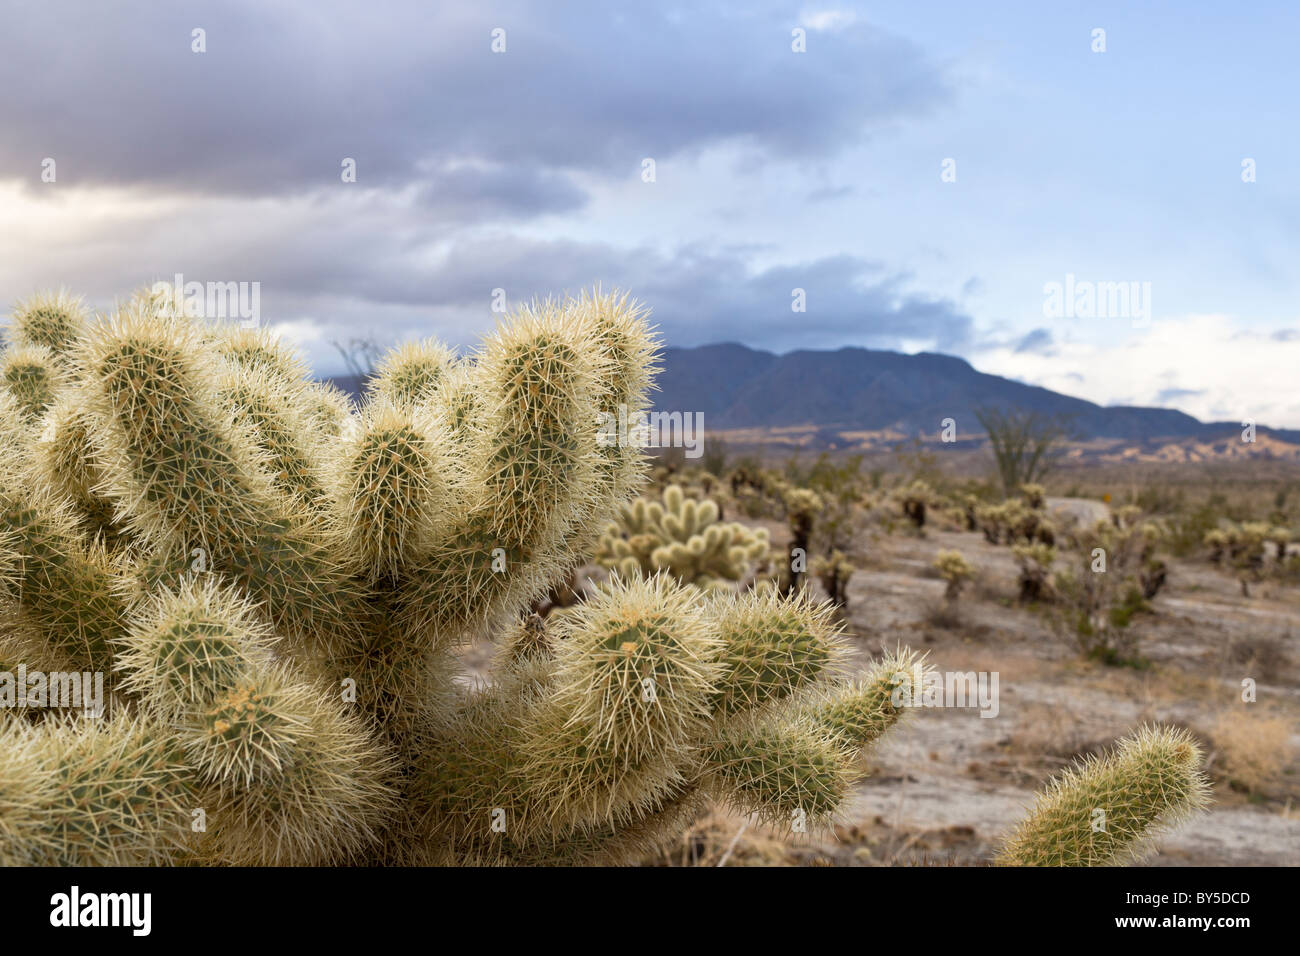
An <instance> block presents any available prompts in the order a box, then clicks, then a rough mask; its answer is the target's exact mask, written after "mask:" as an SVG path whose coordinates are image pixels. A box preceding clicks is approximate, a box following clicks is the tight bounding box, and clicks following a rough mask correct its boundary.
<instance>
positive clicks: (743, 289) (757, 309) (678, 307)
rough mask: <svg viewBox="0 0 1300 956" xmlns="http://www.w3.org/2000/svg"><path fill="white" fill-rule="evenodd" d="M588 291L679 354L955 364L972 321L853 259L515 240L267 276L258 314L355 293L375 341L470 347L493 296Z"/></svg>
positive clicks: (517, 298) (327, 319)
mask: <svg viewBox="0 0 1300 956" xmlns="http://www.w3.org/2000/svg"><path fill="white" fill-rule="evenodd" d="M308 255H309V256H310V252H308ZM594 283H599V284H601V285H602V286H604V287H605V288H607V289H608V288H622V289H629V290H632V291H633V292H634V294H635V295H636V297H637V298H638V299H640V300H641V301H642V302H644V303H645V304H646V305H648V306H650V307H651V309H652V310H653V320H654V322H655V323H656V324H657V325H658V326H659V328H660V331H661V333H662V335H663V336H664V338H665V340H666V341H668V342H669V343H671V344H674V345H699V344H703V343H707V342H718V341H745V342H751V343H755V344H761V345H762V346H763V347H765V348H770V349H774V350H776V351H783V350H788V349H794V348H832V347H839V346H842V345H846V344H854V345H865V346H874V347H889V348H898V347H900V345H902V344H904V343H908V342H922V343H924V344H925V345H926V346H927V347H933V348H936V349H938V350H939V351H950V352H951V351H958V350H960V349H962V348H964V347H965V346H966V345H968V344H969V342H970V337H971V326H972V322H971V319H970V317H969V316H968V315H966V314H964V313H962V312H961V311H960V310H959V309H957V308H956V306H955V305H954V304H953V303H951V302H949V301H947V300H944V299H936V298H932V297H927V296H923V295H919V294H916V293H913V292H910V291H907V290H906V288H905V287H906V277H905V276H901V275H898V274H895V273H890V272H888V271H887V270H886V269H885V268H884V267H883V266H882V265H881V264H879V263H873V262H868V261H865V260H861V259H857V258H853V257H849V256H836V257H830V258H826V259H820V260H816V261H813V262H810V263H807V264H803V265H798V266H780V267H773V268H770V269H766V270H760V271H755V270H752V269H751V268H750V267H749V265H748V264H747V260H746V259H745V258H744V257H743V256H742V255H739V254H733V253H729V252H717V251H711V250H704V249H699V248H691V247H688V248H684V249H681V250H678V251H677V252H675V253H674V254H671V255H661V254H659V253H656V252H653V251H650V250H646V249H632V250H625V249H621V248H618V247H615V246H612V245H607V244H600V243H579V242H574V241H569V240H551V241H541V240H529V239H522V238H519V237H516V236H510V235H500V236H495V237H486V238H482V239H475V240H464V241H461V242H458V243H456V244H455V245H454V247H453V248H452V249H451V250H450V252H449V253H448V254H447V255H446V256H445V257H444V258H443V259H442V260H441V261H440V262H438V263H437V264H436V265H435V266H433V267H431V268H430V267H419V268H416V267H414V266H413V264H412V263H411V262H410V261H409V260H408V261H403V260H402V259H400V258H399V257H390V256H385V255H383V253H382V250H380V251H378V254H377V255H376V256H375V257H374V258H367V259H364V260H359V261H356V262H353V263H351V264H350V265H349V266H348V267H346V268H345V269H340V270H335V271H327V273H325V274H319V275H317V274H314V273H311V272H309V271H308V272H302V271H293V272H286V273H281V274H279V275H272V276H271V279H270V281H269V282H267V283H266V284H265V286H264V288H265V290H266V291H265V292H264V302H265V303H267V305H268V308H269V309H270V311H269V313H268V314H269V315H270V317H271V318H275V315H276V312H275V309H274V304H275V303H276V302H277V300H279V301H280V302H282V304H283V305H284V306H285V307H286V308H285V309H283V310H282V311H283V312H284V313H286V314H294V313H299V312H304V311H311V312H313V313H314V309H313V303H315V302H318V301H319V300H320V297H322V296H324V297H329V295H330V294H331V293H332V292H336V293H337V294H339V295H342V294H343V293H344V292H345V290H351V292H352V293H353V294H355V295H359V296H360V297H362V298H364V300H365V301H366V302H369V303H373V305H374V306H375V307H383V308H382V309H381V311H380V312H378V313H377V314H375V315H374V316H373V317H372V319H371V325H372V327H373V328H376V329H377V333H378V334H379V335H380V337H381V338H382V337H384V336H387V337H389V338H400V337H403V336H406V335H412V334H429V333H430V332H431V331H436V332H437V333H438V334H441V335H443V336H445V337H449V338H451V339H453V340H456V341H468V338H462V336H465V333H466V331H467V330H470V329H474V330H476V331H477V330H482V329H484V328H486V327H488V326H490V323H491V315H490V313H489V311H488V308H489V303H490V300H491V296H492V290H493V289H497V288H501V289H504V290H505V294H506V298H507V301H508V302H509V303H510V304H511V305H515V304H519V303H522V302H527V301H530V300H532V299H534V298H537V297H545V296H547V295H551V294H556V293H561V292H570V293H577V292H579V291H581V290H582V289H583V288H588V287H590V286H592V285H593V284H594ZM795 289H802V290H804V296H805V300H806V311H805V312H802V313H796V312H793V311H792V308H791V305H792V301H793V295H792V293H793V290H795ZM314 314H317V315H319V317H320V319H322V324H323V325H324V326H325V327H326V328H327V329H331V328H336V324H335V323H334V322H332V321H331V316H328V315H321V314H319V313H314ZM382 315H386V316H387V318H386V319H382V318H381V317H380V316H382ZM349 324H351V323H350V322H343V323H339V324H338V325H337V328H343V327H345V326H347V325H349ZM329 334H335V333H332V332H331V333H329ZM471 338H472V336H471Z"/></svg>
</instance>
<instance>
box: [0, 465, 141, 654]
mask: <svg viewBox="0 0 1300 956" xmlns="http://www.w3.org/2000/svg"><path fill="white" fill-rule="evenodd" d="M13 478H14V476H13V475H10V476H6V477H5V478H0V619H3V621H4V622H5V624H6V625H7V626H10V627H15V628H17V629H19V630H20V631H24V632H27V633H30V634H31V635H32V636H33V637H34V638H35V639H36V640H37V641H38V642H39V643H40V644H41V645H42V646H43V647H44V648H45V649H46V650H47V651H48V652H49V655H50V659H51V660H54V661H58V662H59V663H60V665H61V666H60V667H59V668H58V669H60V670H78V671H80V670H91V671H97V670H98V671H105V670H108V668H109V665H110V663H111V661H112V642H113V641H114V640H116V639H117V638H118V637H119V636H120V635H121V634H122V632H123V629H124V628H125V613H126V608H125V601H124V598H123V597H122V592H121V582H120V581H119V579H118V577H117V575H116V574H115V573H114V571H113V569H112V566H111V564H110V562H109V559H108V556H107V554H106V553H105V552H104V550H103V548H102V547H101V546H99V545H98V544H95V543H87V542H86V540H85V539H84V537H83V536H82V534H81V530H80V528H79V526H78V522H77V518H76V516H75V515H74V513H73V512H72V510H71V508H69V507H68V506H67V505H66V504H64V503H62V502H59V501H56V500H55V499H53V498H51V497H50V496H48V495H45V494H41V493H39V491H38V490H37V489H31V488H28V489H25V490H20V489H18V488H17V487H15V482H14V480H13Z"/></svg>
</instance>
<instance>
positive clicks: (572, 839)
mask: <svg viewBox="0 0 1300 956" xmlns="http://www.w3.org/2000/svg"><path fill="white" fill-rule="evenodd" d="M707 806H708V796H707V795H706V794H705V792H704V791H703V790H702V789H701V788H700V787H699V786H697V785H695V784H687V785H686V786H684V787H682V788H681V789H680V790H679V791H677V792H676V793H674V794H673V795H672V796H670V797H667V798H665V799H663V800H660V801H658V802H656V803H654V804H652V805H651V806H650V807H649V808H647V809H646V811H645V812H643V813H641V814H639V815H637V816H635V817H633V818H632V819H631V820H630V821H629V822H627V823H624V824H622V825H619V826H611V825H605V826H590V827H575V828H573V829H570V830H564V831H561V832H559V833H556V834H552V835H549V836H546V837H542V838H539V839H538V840H536V841H534V842H532V843H522V844H520V843H511V844H508V850H507V852H508V860H509V861H510V862H512V863H516V864H519V865H522V866H630V865H635V864H638V863H642V862H644V861H645V860H646V859H647V858H648V857H650V856H651V855H652V854H654V853H657V852H659V851H660V850H662V849H663V848H664V847H665V846H666V845H667V844H668V843H670V842H671V841H672V840H674V839H676V838H677V837H679V836H680V835H681V834H682V833H683V832H684V831H685V830H686V829H687V828H688V827H689V826H690V825H691V823H692V822H694V820H695V819H696V818H697V817H698V816H699V815H700V814H701V813H703V812H704V810H705V809H706V808H707Z"/></svg>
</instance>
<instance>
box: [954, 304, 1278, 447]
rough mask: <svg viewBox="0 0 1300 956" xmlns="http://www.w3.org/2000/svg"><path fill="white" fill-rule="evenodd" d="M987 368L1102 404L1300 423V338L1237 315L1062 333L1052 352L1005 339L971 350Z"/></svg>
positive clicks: (1271, 422)
mask: <svg viewBox="0 0 1300 956" xmlns="http://www.w3.org/2000/svg"><path fill="white" fill-rule="evenodd" d="M971 361H972V364H974V365H975V367H976V368H978V369H980V370H981V371H984V372H991V373H993V374H997V375H1004V376H1006V377H1008V378H1014V379H1019V380H1020V381H1024V382H1029V383H1030V384H1033V385H1041V386H1043V387H1044V388H1050V389H1053V390H1054V391H1059V392H1063V393H1065V394H1067V395H1076V396H1078V397H1080V398H1086V399H1089V400H1090V401H1094V402H1097V403H1099V404H1102V405H1155V406H1164V407H1168V408H1177V409H1179V410H1180V411H1184V412H1187V413H1188V414H1189V415H1194V416H1195V417H1197V418H1199V419H1201V420H1203V421H1204V420H1217V421H1223V420H1230V421H1241V420H1243V419H1246V418H1250V419H1253V420H1255V421H1256V422H1257V423H1259V424H1261V425H1273V426H1276V427H1280V428H1300V389H1297V387H1296V377H1297V372H1298V371H1300V338H1297V337H1290V338H1288V337H1286V336H1274V335H1272V334H1270V332H1268V331H1258V330H1252V329H1249V328H1247V327H1246V326H1245V324H1244V323H1243V322H1241V321H1240V320H1239V319H1237V318H1236V317H1235V316H1229V315H1188V316H1182V317H1179V318H1175V319H1168V320H1164V321H1156V322H1153V323H1152V324H1151V327H1150V328H1148V329H1142V330H1135V331H1132V332H1129V333H1128V335H1127V337H1126V338H1125V340H1123V341H1117V342H1115V343H1114V344H1113V345H1111V344H1095V343H1082V342H1071V341H1068V340H1066V341H1061V340H1059V339H1058V340H1057V342H1056V345H1055V348H1054V350H1053V352H1052V354H1050V355H1044V354H1040V353H1034V352H1016V351H1014V346H1009V347H999V348H996V349H989V350H985V351H982V352H978V353H976V354H974V355H972V356H971Z"/></svg>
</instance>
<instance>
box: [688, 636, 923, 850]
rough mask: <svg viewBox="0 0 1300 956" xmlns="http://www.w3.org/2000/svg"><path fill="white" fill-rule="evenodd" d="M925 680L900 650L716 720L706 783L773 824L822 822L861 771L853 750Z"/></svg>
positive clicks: (872, 738)
mask: <svg viewBox="0 0 1300 956" xmlns="http://www.w3.org/2000/svg"><path fill="white" fill-rule="evenodd" d="M924 679H925V671H924V664H923V663H922V661H921V660H920V658H918V657H917V656H916V655H914V654H912V653H911V652H909V651H902V650H900V651H898V652H896V653H894V654H891V655H887V656H886V657H885V658H884V659H883V660H881V661H879V662H877V663H876V664H875V665H874V666H873V667H872V668H871V669H870V671H868V673H867V674H866V675H864V677H863V678H861V679H860V680H859V681H857V682H854V683H846V684H839V685H831V686H826V685H810V686H809V687H807V689H805V690H803V691H800V692H798V693H796V694H795V695H794V696H793V697H792V698H790V700H789V703H788V704H787V705H786V706H784V707H779V708H776V709H774V710H769V711H767V712H765V711H764V710H763V709H759V710H754V711H749V712H746V713H742V714H741V715H740V716H739V717H737V718H733V719H730V720H726V721H723V722H722V724H721V727H720V729H719V730H718V732H717V734H716V736H715V737H714V738H713V739H712V740H711V741H710V742H709V743H708V744H707V746H706V747H705V749H704V751H703V776H702V779H703V781H704V783H705V786H706V788H707V789H708V790H709V791H710V792H711V793H712V794H713V795H714V797H715V798H716V799H718V800H720V801H721V802H723V803H725V804H727V805H729V806H731V807H733V808H734V809H736V810H738V811H740V812H742V813H753V814H756V815H757V816H758V817H759V819H760V820H762V821H764V822H765V823H768V824H770V825H773V826H776V827H785V826H790V825H793V824H796V823H798V824H806V825H808V826H820V825H825V824H827V823H829V822H830V821H831V820H832V819H833V818H834V816H835V814H836V813H837V812H838V811H839V810H840V808H841V807H842V806H843V803H844V800H845V798H846V797H847V796H848V793H849V789H850V787H851V786H852V784H853V783H854V782H856V781H857V780H859V779H860V778H861V777H862V775H863V771H862V769H861V767H860V765H859V761H858V755H859V754H860V753H861V751H862V750H863V749H864V748H866V747H868V746H870V745H872V744H874V743H875V742H876V741H877V740H879V739H880V737H881V736H882V735H883V734H884V733H885V732H886V731H887V730H889V729H890V728H891V727H893V726H894V725H895V724H896V723H897V722H898V721H899V719H900V718H902V717H903V716H904V713H905V710H906V702H907V701H910V700H911V697H908V696H906V695H907V694H910V693H912V692H913V689H914V688H915V689H917V691H918V692H919V687H920V684H921V682H923V681H924Z"/></svg>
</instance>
